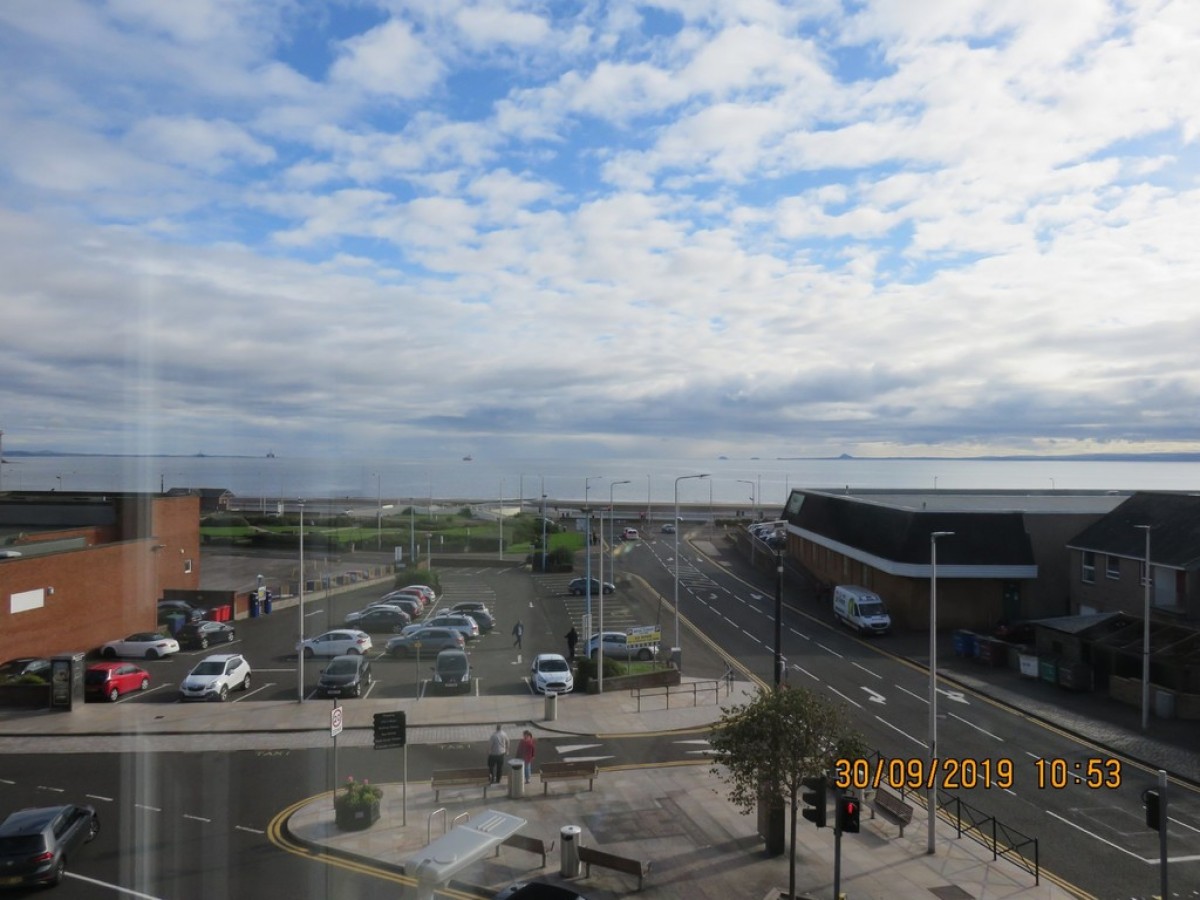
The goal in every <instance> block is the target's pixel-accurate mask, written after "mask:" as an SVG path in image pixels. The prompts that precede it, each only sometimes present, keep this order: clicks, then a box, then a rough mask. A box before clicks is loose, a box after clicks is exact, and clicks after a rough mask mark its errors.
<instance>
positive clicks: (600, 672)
mask: <svg viewBox="0 0 1200 900" xmlns="http://www.w3.org/2000/svg"><path fill="white" fill-rule="evenodd" d="M630 483H631V482H630V481H629V480H628V479H626V480H625V481H614V482H613V483H612V484H610V485H609V486H608V552H609V554H610V556H609V560H610V562H611V563H612V565H611V567H610V568H611V569H612V579H613V583H614V584H616V581H617V558H616V557H615V556H612V555H611V554H612V549H613V519H614V518H615V517H614V515H613V488H615V487H616V486H617V485H618V484H630ZM600 537H601V539H603V538H604V513H603V512H601V513H600ZM596 633H597V634H598V635H600V653H599V654H598V655H597V657H596V681H597V683H598V684H599V685H600V693H602V694H603V693H604V546H603V544H601V546H600V622H599V623H598V625H597V628H596Z"/></svg>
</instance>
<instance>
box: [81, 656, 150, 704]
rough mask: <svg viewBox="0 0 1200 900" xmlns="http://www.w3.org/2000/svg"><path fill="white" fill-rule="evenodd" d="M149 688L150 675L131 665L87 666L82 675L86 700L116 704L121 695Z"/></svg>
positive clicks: (106, 663) (119, 663) (112, 663)
mask: <svg viewBox="0 0 1200 900" xmlns="http://www.w3.org/2000/svg"><path fill="white" fill-rule="evenodd" d="M149 687H150V673H149V672H147V671H146V670H145V669H143V668H142V667H141V666H135V665H134V664H133V663H124V662H102V663H95V664H93V665H90V666H88V667H87V671H86V672H84V674H83V695H84V697H85V698H86V699H88V700H92V699H96V700H111V701H112V702H113V703H116V702H117V699H118V698H119V697H120V696H121V695H122V694H128V693H129V692H130V691H144V690H147V689H149Z"/></svg>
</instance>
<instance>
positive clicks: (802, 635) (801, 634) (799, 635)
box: [788, 628, 812, 641]
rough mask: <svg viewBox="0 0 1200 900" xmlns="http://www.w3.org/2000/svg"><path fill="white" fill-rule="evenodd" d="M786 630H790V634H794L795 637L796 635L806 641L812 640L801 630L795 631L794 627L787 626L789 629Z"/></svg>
mask: <svg viewBox="0 0 1200 900" xmlns="http://www.w3.org/2000/svg"><path fill="white" fill-rule="evenodd" d="M788 631H790V632H791V633H792V634H794V635H795V636H796V637H798V638H804V640H806V641H811V640H812V638H810V637H809V636H808V635H807V634H805V633H804V632H803V631H797V630H796V629H795V628H789V629H788Z"/></svg>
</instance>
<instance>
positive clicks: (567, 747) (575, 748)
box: [554, 744, 604, 756]
mask: <svg viewBox="0 0 1200 900" xmlns="http://www.w3.org/2000/svg"><path fill="white" fill-rule="evenodd" d="M603 746H604V745H603V744H564V745H563V746H561V747H555V748H554V749H556V750H557V751H558V754H559V756H561V755H562V754H564V753H578V752H579V751H580V750H591V749H593V748H595V747H603Z"/></svg>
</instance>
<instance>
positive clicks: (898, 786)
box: [833, 756, 1121, 791]
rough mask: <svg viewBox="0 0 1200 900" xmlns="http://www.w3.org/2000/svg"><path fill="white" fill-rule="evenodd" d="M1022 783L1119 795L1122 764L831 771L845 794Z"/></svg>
mask: <svg viewBox="0 0 1200 900" xmlns="http://www.w3.org/2000/svg"><path fill="white" fill-rule="evenodd" d="M1018 778H1019V779H1020V780H1021V782H1022V785H1024V784H1031V785H1032V786H1033V787H1036V788H1037V789H1038V790H1056V791H1057V790H1063V789H1064V788H1066V787H1068V786H1070V785H1076V784H1078V785H1083V786H1084V787H1087V788H1090V789H1092V790H1097V791H1099V790H1116V789H1117V788H1119V787H1120V786H1121V761H1120V760H1119V759H1114V758H1112V757H1103V756H1098V757H1090V758H1087V759H1078V760H1074V759H1064V758H1062V757H1038V758H1035V759H1032V760H1030V761H1029V762H1026V763H1024V764H1022V765H1017V764H1016V763H1015V762H1014V761H1013V760H1012V759H1010V758H1007V757H1001V758H999V759H987V758H983V759H972V758H970V757H963V758H955V757H935V758H934V759H932V760H930V759H919V758H916V757H907V758H905V757H896V758H893V759H884V758H883V757H879V758H877V759H874V760H870V759H861V758H859V759H839V760H837V762H836V763H834V769H833V784H834V786H835V787H838V788H840V789H841V790H878V789H879V788H881V787H886V788H891V789H893V790H898V791H921V790H932V789H934V788H939V789H941V790H946V791H956V790H968V791H969V790H974V789H975V788H984V789H989V788H995V789H999V790H1011V789H1013V788H1014V787H1016V786H1017V781H1018ZM1026 779H1031V780H1030V781H1027V780H1026Z"/></svg>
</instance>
